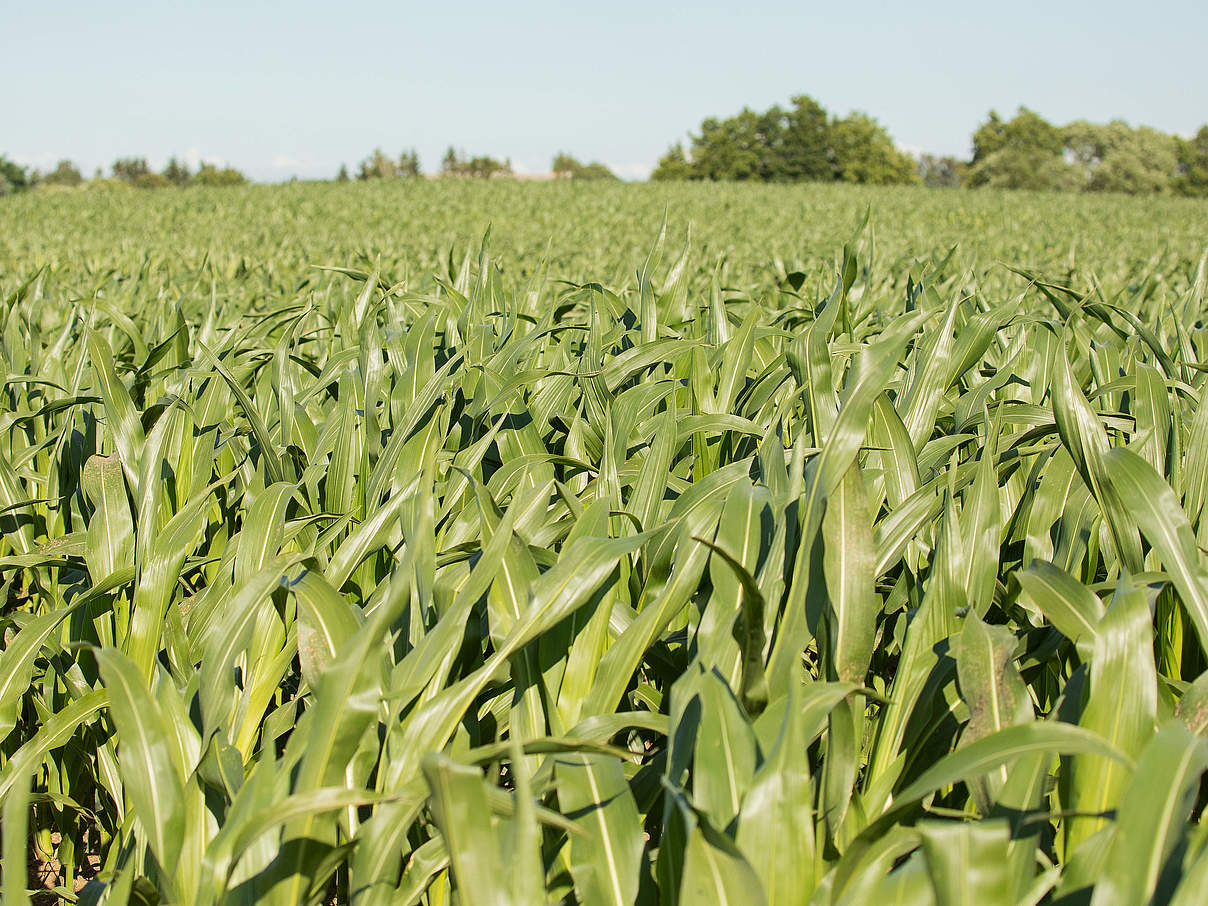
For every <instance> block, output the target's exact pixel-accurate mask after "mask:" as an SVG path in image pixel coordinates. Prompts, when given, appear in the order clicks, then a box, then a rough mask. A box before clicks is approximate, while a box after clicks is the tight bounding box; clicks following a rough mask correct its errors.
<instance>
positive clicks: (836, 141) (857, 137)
mask: <svg viewBox="0 0 1208 906" xmlns="http://www.w3.org/2000/svg"><path fill="white" fill-rule="evenodd" d="M830 144H831V154H832V160H833V162H834V167H835V178H837V179H840V180H842V181H843V182H856V183H863V184H867V185H874V186H886V185H895V184H898V183H917V182H919V181H920V180H919V173H918V167H917V165H916V164H915V162H914V160H913V159H911V157H910V156H909V155H908V154H904V153H902V152H901V151H899V150H898V149H897V148H895V147H894V144H893V139H891V138H890V137H889V133H888V132H886V131H885V130H884V129H883V128H881V126H880V124H878V123H877V121H876V120H874V119H873V118H872V117H870V116H868V115H867V114H864V113H852V114H851V115H849V116H846V117H844V118H843V119H836V120H834V121H833V122H832V123H831V128H830Z"/></svg>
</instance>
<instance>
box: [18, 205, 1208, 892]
mask: <svg viewBox="0 0 1208 906" xmlns="http://www.w3.org/2000/svg"><path fill="white" fill-rule="evenodd" d="M371 188H372V187H371ZM527 189H531V190H532V192H533V193H534V194H525V192H526V190H527ZM698 189H699V187H693V186H684V187H677V188H675V189H673V190H667V189H663V188H658V187H650V188H644V187H602V188H599V189H580V188H579V187H574V188H573V189H572V188H571V187H558V186H552V187H515V186H509V187H492V186H483V187H461V186H449V187H444V188H437V187H429V186H423V187H417V188H415V189H410V188H409V189H407V190H406V191H402V190H395V189H392V188H379V189H377V190H376V191H377V192H378V193H379V194H372V193H371V191H370V189H369V188H365V187H361V186H353V187H348V188H346V189H345V188H336V187H293V186H290V187H281V188H278V189H263V188H261V189H246V190H236V191H233V192H229V193H225V192H222V191H209V192H206V191H192V190H190V191H186V192H181V193H173V195H172V197H171V198H166V199H150V200H148V199H147V198H146V197H145V196H138V197H137V198H136V197H134V196H129V197H127V196H120V197H114V198H112V199H102V201H100V202H98V201H97V200H96V199H95V198H91V199H90V198H88V197H87V196H86V195H84V194H83V193H77V194H75V195H72V196H67V195H62V196H47V197H46V198H44V199H25V198H22V199H17V200H15V202H20V205H21V206H20V207H18V206H17V205H16V204H15V203H14V205H12V206H9V205H7V204H6V205H5V207H4V208H3V209H0V222H2V223H3V225H5V226H8V227H11V228H12V229H9V230H8V231H7V232H6V234H5V238H4V244H3V245H2V246H0V265H2V266H0V290H2V298H0V301H2V302H3V308H2V309H0V357H2V363H0V373H2V377H3V382H4V387H3V398H2V402H0V429H2V430H0V531H2V540H0V584H2V586H3V587H2V591H3V595H2V596H0V602H2V604H0V606H2V607H3V611H2V615H0V632H2V639H3V650H2V651H0V799H2V802H3V805H2V816H0V817H2V824H0V837H2V840H0V872H2V877H0V886H2V892H3V898H4V902H5V903H6V904H18V903H26V902H31V901H32V902H45V901H51V900H53V899H54V898H60V899H63V900H78V901H79V902H87V903H100V902H104V903H115V904H125V903H136V904H154V903H175V904H192V906H208V904H276V903H279V904H296V903H305V902H314V903H354V904H358V906H360V904H364V906H379V904H380V906H394V904H399V906H405V904H413V903H422V904H426V906H435V904H462V906H477V904H515V906H524V904H535V903H566V904H575V903H579V904H584V906H596V904H608V906H621V904H633V903H640V904H671V906H695V904H761V903H763V904H769V906H773V904H777V906H783V904H834V906H838V904H852V906H856V904H883V903H908V904H916V903H917V904H941V906H944V904H964V903H979V904H981V903H984V904H1007V906H1014V904H1035V903H1061V904H1067V906H1071V904H1082V903H1089V904H1092V906H1104V904H1137V903H1145V902H1159V903H1169V904H1177V906H1189V904H1196V903H1199V902H1201V901H1202V900H1203V891H1204V890H1206V889H1208V836H1206V833H1205V828H1204V826H1203V825H1202V824H1201V815H1202V811H1203V807H1204V805H1205V803H1206V802H1208V794H1206V793H1205V789H1204V787H1203V784H1202V780H1203V777H1204V772H1205V770H1208V742H1206V741H1205V738H1204V737H1205V734H1208V559H1206V555H1205V550H1206V549H1208V405H1205V404H1202V403H1205V402H1208V399H1206V398H1205V396H1204V394H1205V389H1204V388H1205V381H1206V380H1208V378H1206V372H1208V367H1206V366H1205V365H1204V364H1203V362H1204V360H1205V355H1204V351H1203V350H1204V346H1205V344H1206V343H1208V331H1206V329H1205V324H1204V323H1203V321H1202V318H1203V316H1204V311H1205V298H1204V295H1205V282H1206V273H1205V272H1206V269H1208V268H1206V263H1205V258H1204V256H1203V248H1202V247H1198V246H1197V243H1200V244H1202V242H1203V240H1204V237H1205V236H1208V230H1206V229H1205V226H1206V221H1208V216H1206V215H1205V214H1204V212H1203V211H1202V210H1201V209H1200V208H1197V207H1194V206H1193V205H1191V204H1190V203H1186V204H1180V203H1174V202H1168V203H1166V206H1165V207H1158V206H1153V207H1145V206H1142V205H1133V204H1131V203H1126V202H1124V201H1122V200H1119V199H1115V200H1113V199H1107V200H1104V199H1092V200H1083V199H1079V200H1075V201H1074V202H1071V201H1069V200H1065V199H1060V200H1059V201H1060V205H1061V207H1060V208H1058V207H1057V204H1056V203H1055V202H1054V201H1053V200H1051V199H1044V198H1042V197H1033V198H1030V199H1029V198H1027V197H1024V198H1022V200H1021V199H1019V198H1004V197H1001V196H997V195H994V194H990V195H986V196H980V197H979V199H978V200H976V201H974V202H970V201H968V200H967V197H966V196H963V195H958V194H955V193H954V194H952V195H951V197H950V199H949V200H947V201H942V200H941V201H936V200H935V199H936V197H937V193H932V194H929V195H927V194H924V193H922V192H917V193H912V192H910V191H909V190H890V191H886V192H883V193H876V192H862V191H859V190H851V189H846V190H843V189H836V188H833V187H824V188H818V187H814V188H811V187H805V188H801V189H792V190H790V189H779V190H773V189H765V188H759V189H752V190H751V192H750V193H745V192H744V191H743V189H744V187H726V188H723V189H719V190H716V192H715V194H713V195H705V194H703V193H701V192H699V191H698ZM442 192H445V193H448V194H447V195H442V194H441V193H442ZM676 193H680V194H676ZM778 193H779V194H778ZM939 194H941V195H942V193H939ZM442 200H443V201H444V202H445V203H446V204H445V205H444V206H443V207H442V205H441V204H440V202H441V201H442ZM677 201H678V202H680V203H681V204H682V206H683V208H684V209H685V210H686V212H687V213H688V214H694V215H696V217H694V220H696V222H697V223H698V225H697V227H696V231H695V236H696V238H695V239H692V238H687V237H686V236H685V232H686V231H684V230H683V229H673V230H671V231H670V232H671V233H672V235H671V236H669V235H668V229H667V227H666V226H664V227H663V228H662V229H661V230H660V229H659V228H658V223H659V217H660V216H661V215H662V209H663V207H664V206H665V205H667V204H671V205H672V206H673V207H672V215H671V219H672V221H673V222H678V215H677V213H676V210H675V208H674V205H675V203H676V202H677ZM39 205H41V206H42V207H39ZM623 205H629V206H630V208H629V209H628V213H625V212H624V211H623V210H622V207H623ZM868 205H872V207H873V217H872V220H873V225H874V226H877V228H878V229H877V230H876V231H874V229H873V227H870V226H868V225H866V224H861V225H860V227H859V228H857V229H856V230H855V231H854V232H853V231H852V225H853V223H854V222H855V221H857V220H859V215H860V213H861V212H862V211H863V210H864V209H865V207H866V206H868ZM927 206H930V207H927ZM996 206H997V207H996ZM1011 206H1016V207H1011ZM882 208H883V209H884V210H885V211H886V212H887V213H886V216H885V220H884V222H885V223H886V224H888V226H887V227H886V226H881V223H882V220H881V217H880V214H879V212H880V211H881V209H882ZM586 210H590V211H596V212H598V214H599V217H598V219H597V220H595V221H590V222H585V221H584V220H583V219H582V216H581V215H582V213H583V211H586ZM785 210H788V211H790V213H791V215H792V217H799V218H801V222H802V227H801V231H800V232H801V235H802V236H806V237H810V236H818V237H821V236H822V235H823V234H825V236H826V237H828V239H829V243H830V244H829V245H827V246H825V247H822V248H815V245H814V243H821V242H822V241H823V240H822V239H821V238H817V239H810V238H806V239H804V240H801V241H800V242H798V243H797V244H796V245H794V240H793V237H792V235H791V234H789V233H787V232H786V230H788V229H789V226H788V222H787V221H786V219H785V218H786V217H789V215H786V214H785ZM358 211H360V212H361V214H362V215H363V220H362V222H360V226H359V227H358V226H354V221H356V218H357V216H358V215H357V212H358ZM450 211H452V213H450ZM534 212H538V213H540V212H544V214H543V217H544V219H542V220H540V222H539V223H537V224H536V225H533V224H532V223H530V222H529V218H530V215H534ZM708 212H712V213H713V214H715V215H716V216H715V217H712V218H710V217H709V216H705V215H707V213H708ZM1110 212H1115V213H1116V214H1117V215H1118V216H1117V217H1116V218H1115V219H1114V220H1104V221H1103V223H1102V225H1101V227H1100V228H1099V232H1095V231H1093V230H1090V229H1089V228H1087V227H1086V222H1087V217H1088V215H1091V214H1104V213H1110ZM754 213H758V214H759V217H755V216H754ZM1159 215H1161V216H1159ZM734 217H738V218H750V219H749V223H750V227H749V230H750V234H751V235H753V236H754V239H752V238H751V235H740V234H737V233H735V234H732V235H731V234H730V233H728V232H727V230H728V224H729V223H730V221H729V220H727V218H734ZM425 218H427V219H428V220H429V221H430V223H428V232H427V233H425V232H424V228H425ZM626 218H628V220H627V221H626ZM697 218H699V220H697ZM811 218H812V219H811ZM482 219H492V220H494V221H495V226H494V228H493V230H492V231H491V232H490V233H489V234H488V235H487V238H484V239H482V240H481V242H479V243H476V244H475V247H473V248H472V249H471V250H470V251H469V252H468V253H462V252H461V251H451V249H454V248H458V249H460V248H463V247H464V245H463V243H464V240H465V237H466V235H468V231H469V230H470V229H478V228H481V227H484V226H485V224H483V223H481V222H480V220H482ZM684 219H687V218H686V217H685V218H684ZM789 219H791V217H790V218H789ZM89 222H104V223H105V224H107V229H106V228H102V229H100V230H99V231H96V232H91V233H89V232H87V230H86V227H87V224H88V223H89ZM333 223H346V224H347V230H348V231H349V232H348V233H344V232H341V231H340V230H339V229H335V228H334V227H332V225H331V224H333ZM626 223H628V227H629V230H628V233H623V231H622V230H621V227H622V226H624V225H625V224H626ZM1054 223H1056V224H1072V223H1082V224H1083V230H1084V231H1083V232H1081V233H1078V234H1076V235H1071V234H1065V233H1063V232H1062V231H1061V230H1060V229H1057V228H1055V227H1054V226H1053V224H1054ZM240 224H241V225H240ZM447 224H453V225H454V226H456V225H457V224H460V228H461V230H462V232H461V233H460V234H458V233H457V232H456V230H455V229H454V227H453V226H450V227H449V230H450V233H449V235H446V233H445V232H443V231H444V230H445V228H446V227H445V225H447ZM571 224H573V227H572V226H571ZM970 224H979V225H980V229H981V232H972V233H970V237H969V241H968V242H967V243H966V244H965V246H964V247H961V248H957V249H956V250H952V248H951V243H950V242H949V240H950V238H951V237H950V236H949V233H950V232H951V231H952V230H954V229H966V230H968V229H971V227H970ZM357 229H361V230H365V231H370V232H372V233H373V235H374V236H375V237H379V238H378V239H376V240H375V242H376V243H377V244H374V243H370V242H365V243H364V244H362V243H361V241H360V239H358V238H357V237H359V236H360V235H361V234H360V233H357V232H356V230H357ZM542 230H544V233H541V231H542ZM761 231H766V232H761ZM539 233H541V235H542V236H543V237H544V238H543V239H541V240H537V239H535V238H534V237H535V236H537V235H538V234H539ZM634 233H638V234H639V235H638V237H637V238H636V239H635V238H634V236H633V234H634ZM479 235H480V236H481V235H482V233H479ZM550 236H552V237H553V239H552V240H551V239H550V238H549V237H550ZM761 236H763V237H766V240H767V241H766V245H765V246H764V251H765V252H766V254H765V255H764V256H763V257H757V255H756V252H754V251H753V246H752V243H755V242H758V241H759V239H760V237H761ZM350 237H351V238H350ZM591 237H594V238H591ZM655 237H657V238H655ZM538 243H544V246H543V247H542V246H541V245H540V244H538ZM639 250H640V251H639ZM391 253H393V255H394V257H391ZM1002 258H1005V259H1007V264H996V263H994V262H995V261H996V259H1002ZM602 260H604V261H607V266H603V265H599V262H600V261H602ZM313 264H322V265H326V266H325V267H323V268H314V267H311V266H310V265H313ZM593 267H596V268H597V270H596V273H595V276H596V277H598V278H599V282H596V281H595V280H594V279H592V270H593Z"/></svg>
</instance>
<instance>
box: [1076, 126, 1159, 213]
mask: <svg viewBox="0 0 1208 906" xmlns="http://www.w3.org/2000/svg"><path fill="white" fill-rule="evenodd" d="M1065 149H1066V153H1067V155H1068V156H1069V157H1070V158H1071V159H1072V160H1073V163H1074V165H1075V166H1076V167H1078V168H1080V169H1081V170H1082V173H1083V177H1084V188H1085V189H1086V190H1087V191H1090V192H1126V193H1128V194H1130V195H1151V194H1156V193H1161V192H1168V191H1170V189H1171V184H1172V183H1173V182H1174V180H1175V179H1176V178H1177V176H1178V173H1179V143H1178V140H1177V139H1176V138H1175V137H1174V136H1172V135H1166V134H1165V133H1162V132H1158V131H1157V130H1156V129H1150V128H1148V127H1146V126H1142V127H1139V128H1137V129H1133V128H1131V127H1130V126H1129V125H1128V124H1127V123H1125V122H1122V121H1120V120H1115V121H1113V122H1111V123H1108V124H1107V125H1098V124H1096V123H1088V122H1086V121H1085V120H1079V121H1077V122H1074V123H1070V124H1069V125H1068V126H1066V127H1065Z"/></svg>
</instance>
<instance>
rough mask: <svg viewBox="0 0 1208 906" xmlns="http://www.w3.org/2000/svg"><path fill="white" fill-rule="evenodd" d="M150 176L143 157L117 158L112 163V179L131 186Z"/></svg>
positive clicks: (145, 159)
mask: <svg viewBox="0 0 1208 906" xmlns="http://www.w3.org/2000/svg"><path fill="white" fill-rule="evenodd" d="M150 175H151V168H150V167H148V166H147V158H145V157H119V158H118V159H117V160H115V161H114V162H113V178H114V179H116V180H119V181H121V182H124V183H129V184H130V185H132V186H133V185H137V184H138V183H139V181H140V180H143V179H144V177H147V176H150Z"/></svg>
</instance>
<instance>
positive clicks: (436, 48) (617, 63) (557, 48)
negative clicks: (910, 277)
mask: <svg viewBox="0 0 1208 906" xmlns="http://www.w3.org/2000/svg"><path fill="white" fill-rule="evenodd" d="M0 13H2V15H0V84H3V85H4V86H5V92H4V95H5V96H4V101H3V106H2V107H0V111H2V112H0V154H6V155H7V156H9V157H12V158H14V159H16V160H18V161H20V162H22V163H25V164H29V165H32V166H37V167H39V168H42V169H46V168H49V167H52V166H53V165H54V163H55V162H56V161H57V160H59V159H60V158H63V157H69V158H71V159H72V160H74V161H75V162H76V163H77V164H78V165H79V166H80V168H81V170H82V171H83V172H84V173H85V175H91V173H92V172H93V170H94V169H95V168H96V167H98V166H103V167H104V168H105V169H106V171H107V170H108V167H109V164H110V163H112V161H113V160H114V159H115V158H117V157H121V156H145V157H147V158H148V160H149V161H150V162H151V164H152V165H153V166H156V167H158V166H161V165H162V164H163V163H164V162H165V161H166V160H167V158H168V156H169V155H170V154H176V155H177V156H179V157H182V158H185V159H187V160H189V161H190V162H192V163H193V164H194V165H195V164H196V162H197V161H199V160H203V159H209V160H214V161H225V162H229V163H231V164H232V165H234V166H237V167H239V168H240V169H242V170H243V171H244V172H246V173H247V174H248V175H250V176H251V177H252V178H254V179H258V180H280V179H287V178H289V177H291V176H298V177H300V178H313V177H330V176H333V175H334V174H335V172H336V171H337V169H338V168H339V166H340V164H341V163H345V164H347V165H348V167H349V169H350V170H351V171H354V172H355V165H356V163H357V162H358V161H359V160H360V159H362V158H363V157H365V156H367V155H368V154H369V152H370V151H371V150H372V149H373V148H374V147H375V146H381V147H383V148H384V149H385V150H387V151H388V152H389V153H391V154H392V155H393V154H397V152H398V151H400V150H402V149H404V148H410V147H415V148H416V149H418V151H419V155H420V162H421V165H422V166H423V168H424V169H425V170H429V171H431V170H435V169H438V168H439V166H440V158H441V156H442V154H443V152H444V149H445V148H446V147H447V146H448V145H450V144H452V145H454V146H456V147H457V148H459V149H462V150H464V151H465V152H467V153H468V154H470V155H476V154H489V155H491V156H494V157H498V158H504V157H510V158H511V159H512V163H513V165H514V166H516V168H517V169H522V170H529V171H534V172H541V171H546V170H548V169H549V166H550V161H551V159H552V157H553V155H554V154H555V153H556V152H558V151H559V150H565V151H569V152H570V153H572V154H574V155H575V156H576V157H578V158H579V159H581V160H583V161H585V162H586V161H589V160H600V161H603V162H604V163H606V164H608V165H609V166H610V167H612V168H613V169H614V170H615V171H616V172H618V173H619V174H620V175H622V176H624V177H626V178H641V177H644V176H645V175H646V174H647V173H648V172H649V170H650V168H651V167H652V166H653V165H654V163H655V161H657V159H658V158H659V157H660V156H661V155H662V154H663V153H664V152H665V151H666V149H667V147H668V146H669V145H671V144H672V143H674V142H675V141H677V140H683V139H685V138H686V136H687V135H688V133H689V132H691V131H693V130H695V129H696V127H697V126H698V125H699V123H700V121H701V119H703V118H704V117H706V116H727V115H730V114H733V113H736V112H738V111H739V110H740V109H742V107H743V106H751V107H754V108H756V109H764V108H766V107H768V106H770V105H772V104H774V103H780V104H782V105H787V103H788V99H789V97H790V96H791V95H794V94H809V95H811V96H813V97H814V98H815V99H816V100H818V101H819V102H820V103H821V104H822V105H823V106H824V107H826V108H827V109H828V110H830V111H831V112H832V113H837V114H846V113H848V112H849V111H851V110H853V109H854V110H862V111H865V112H867V113H870V114H871V115H872V116H874V117H876V118H877V119H878V120H879V121H880V122H881V123H882V125H884V126H885V127H886V128H887V129H888V130H889V132H890V134H891V135H892V136H893V137H894V139H895V141H897V143H898V144H899V145H900V146H902V147H903V148H907V149H909V150H912V151H918V150H926V151H932V152H935V153H940V154H954V155H958V156H967V155H968V153H969V136H970V135H971V133H972V132H973V130H974V129H975V128H976V127H977V125H978V124H979V123H980V122H982V121H983V120H984V119H985V116H986V113H987V111H989V110H990V109H991V108H995V109H997V110H999V111H1000V112H1001V113H1007V114H1010V113H1013V112H1014V110H1015V109H1016V108H1017V107H1018V106H1019V105H1020V104H1024V105H1027V106H1029V107H1031V108H1033V109H1035V110H1037V111H1039V112H1040V113H1041V114H1042V115H1044V116H1046V117H1048V118H1049V119H1051V120H1053V121H1054V122H1058V123H1064V122H1067V121H1069V120H1072V119H1090V120H1093V121H1108V120H1111V119H1116V118H1120V119H1124V120H1127V121H1128V122H1129V123H1131V124H1133V125H1141V124H1144V125H1149V126H1153V127H1155V128H1158V129H1162V130H1165V131H1169V132H1178V133H1184V134H1190V133H1192V132H1194V131H1195V130H1196V129H1197V128H1198V127H1199V126H1200V125H1201V124H1203V123H1204V122H1205V121H1208V62H1205V61H1206V60H1208V51H1205V47H1204V39H1205V35H1208V3H1192V2H1176V0H1151V2H1148V3H1144V4H1137V3H1123V2H1115V0H1098V2H1094V3H1092V2H1082V0H1078V2H1061V0H1049V2H1030V0H1027V2H1013V3H995V4H982V3H978V2H976V0H973V2H969V0H966V2H961V3H956V2H925V0H920V2H916V3H913V4H903V3H875V2H865V3H863V4H846V5H842V7H841V5H840V4H836V3H834V2H833V0H832V2H828V3H814V2H806V3H803V2H787V0H785V2H746V3H728V4H721V3H712V2H697V3H692V4H678V3H676V4H671V3H658V2H650V0H647V2H644V3H635V2H627V0H626V2H612V3H592V4H586V3H553V2H538V3H524V4H516V3H487V2H481V0H464V2H462V3H459V4H453V5H440V6H438V5H436V4H432V3H424V4H417V3H411V2H396V3H366V2H359V0H347V2H341V3H338V4H324V3H318V2H312V0H297V2H292V3H230V2H212V3H208V4H199V3H188V4H182V3H151V2H114V3H108V4H101V3H96V2H90V3H84V2H59V3H53V4H52V3H46V2H38V3H16V2H14V0H0Z"/></svg>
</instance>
